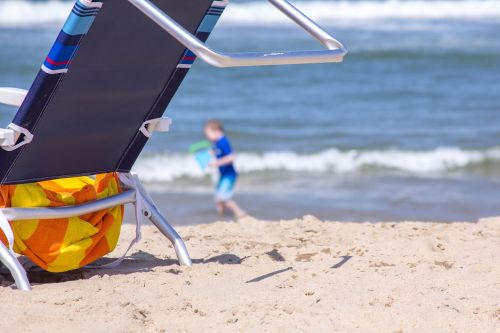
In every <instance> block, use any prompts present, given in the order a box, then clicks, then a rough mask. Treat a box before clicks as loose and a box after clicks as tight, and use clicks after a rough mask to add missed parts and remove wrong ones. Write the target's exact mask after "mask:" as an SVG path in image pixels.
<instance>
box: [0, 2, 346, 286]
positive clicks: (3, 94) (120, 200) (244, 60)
mask: <svg viewBox="0 0 500 333" xmlns="http://www.w3.org/2000/svg"><path fill="white" fill-rule="evenodd" d="M128 1H129V2H130V3H131V4H133V5H134V6H135V7H137V8H138V9H139V10H140V11H141V12H143V13H144V14H145V15H146V16H148V17H149V18H150V19H151V20H153V21H154V22H155V23H157V24H158V25H159V26H160V27H161V28H163V29H164V30H165V31H167V32H168V33H169V34H170V35H172V36H173V37H174V38H175V39H176V40H177V41H179V43H181V44H182V45H184V46H185V47H186V48H187V49H189V50H191V51H192V52H193V53H194V54H196V55H197V56H198V57H199V58H200V59H201V60H203V61H205V62H206V63H208V64H210V65H212V66H216V67H241V66H266V65H292V64H311V63H327V62H330V63H331V62H341V61H342V60H343V58H344V56H345V55H346V54H347V50H346V49H345V48H344V46H343V45H342V44H341V43H340V42H339V41H337V40H336V39H335V38H333V37H332V36H331V35H330V34H328V33H327V32H326V31H325V30H323V29H322V28H321V27H320V26H318V25H317V24H316V23H315V22H314V21H312V20H311V19H309V18H308V17H307V16H306V15H304V14H303V13H302V12H300V11H299V10H298V9H297V8H296V7H294V6H293V5H292V4H290V3H289V2H288V1H286V0H268V1H269V2H270V3H271V4H272V5H274V6H275V7H276V8H277V9H278V10H279V11H281V12H282V13H284V14H285V15H286V16H287V17H288V18H290V19H291V20H292V21H294V22H295V23H296V24H298V25H299V26H300V27H302V28H303V29H304V30H305V31H307V32H308V33H309V34H310V35H311V36H312V37H314V38H315V39H317V40H318V41H320V42H321V44H323V45H324V46H325V47H326V48H327V50H313V51H286V52H270V53H264V52H252V53H220V52H216V51H214V50H212V49H210V48H209V47H208V46H207V45H205V44H204V43H203V42H202V41H200V40H199V39H198V38H196V37H195V36H193V35H192V34H191V33H190V32H189V31H187V30H186V29H184V28H183V27H182V26H181V25H180V24H178V23H177V22H176V21H175V20H174V19H172V18H171V17H170V16H168V15H167V14H165V13H164V12H163V11H161V10H160V9H159V8H158V7H156V6H155V5H154V4H153V3H151V2H150V1H148V0H128ZM26 93H27V92H26V91H23V90H19V89H13V88H0V103H3V104H9V105H14V106H20V105H21V103H22V101H23V100H24V97H25V96H26ZM19 136H20V133H17V132H16V131H15V130H13V129H3V130H2V131H0V146H4V147H5V146H9V145H13V144H14V143H15V141H17V140H18V138H19ZM138 196H141V199H142V200H143V203H144V207H143V212H142V213H143V214H144V216H145V217H147V218H149V219H150V220H151V222H152V223H153V224H154V225H155V226H156V227H158V229H159V230H160V231H161V232H162V233H163V234H164V235H165V236H166V237H167V238H168V239H169V240H170V241H171V242H172V244H173V246H174V249H175V252H176V254H177V257H178V259H179V263H180V264H181V265H186V266H191V259H190V257H189V254H188V251H187V249H186V246H185V244H184V242H183V240H182V238H181V237H180V236H179V234H178V233H177V232H176V231H175V229H174V228H173V227H172V226H171V225H170V224H168V222H167V221H166V219H165V218H164V217H163V216H162V214H161V213H160V211H159V210H158V207H157V206H156V205H155V203H154V202H153V200H152V199H151V198H150V197H149V196H148V195H147V193H146V191H145V189H144V188H143V187H142V185H141V184H140V183H138V182H137V183H136V187H135V188H126V189H125V191H124V192H122V193H121V194H118V195H115V196H112V197H109V198H105V199H101V200H96V201H94V202H91V203H85V204H81V205H76V206H71V207H57V208H3V209H1V211H2V212H3V214H4V215H5V217H6V218H7V219H8V220H12V221H13V220H27V219H55V218H67V217H71V216H80V215H84V214H88V213H92V212H96V211H99V210H102V209H107V208H110V207H114V206H117V205H124V204H130V203H133V204H135V203H136V202H137V197H138ZM0 261H1V262H2V263H3V264H4V265H5V266H7V268H8V269H9V270H10V272H11V274H12V276H13V278H14V280H15V283H16V285H17V287H18V289H20V290H26V291H28V290H31V286H30V283H29V281H28V278H27V275H26V271H25V269H24V268H23V266H22V265H21V264H20V263H19V261H18V260H17V258H16V257H15V256H14V254H13V253H12V252H11V251H10V250H9V249H8V248H7V247H6V246H5V245H4V244H3V243H2V242H0Z"/></svg>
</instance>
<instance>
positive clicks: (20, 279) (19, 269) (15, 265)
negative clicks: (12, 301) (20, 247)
mask: <svg viewBox="0 0 500 333" xmlns="http://www.w3.org/2000/svg"><path fill="white" fill-rule="evenodd" d="M0 261H2V263H3V264H4V265H5V266H6V267H7V268H8V269H9V271H10V274H12V277H13V278H14V281H15V282H16V286H17V289H19V290H22V291H31V285H30V282H29V280H28V276H27V275H26V270H25V269H24V267H23V266H22V265H21V264H20V263H19V261H18V260H17V258H16V257H15V256H14V255H13V254H12V252H10V251H9V249H8V248H7V247H6V246H5V245H4V244H3V243H2V242H0Z"/></svg>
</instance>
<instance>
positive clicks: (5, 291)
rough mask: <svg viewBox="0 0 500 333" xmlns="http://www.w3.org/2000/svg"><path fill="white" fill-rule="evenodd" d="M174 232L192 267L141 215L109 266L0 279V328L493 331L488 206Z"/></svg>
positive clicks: (494, 238)
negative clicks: (479, 215)
mask: <svg viewBox="0 0 500 333" xmlns="http://www.w3.org/2000/svg"><path fill="white" fill-rule="evenodd" d="M133 232H134V228H133V226H131V225H125V226H124V232H123V234H122V241H121V243H120V246H119V248H118V249H117V251H116V252H114V253H113V255H114V256H118V254H119V253H121V251H123V250H124V248H125V247H126V246H127V245H128V241H129V240H130V239H131V238H132V237H133ZM179 232H180V233H181V234H182V235H183V237H184V238H185V240H186V242H187V245H188V248H189V249H190V251H191V255H192V257H193V259H194V265H193V267H192V268H186V267H179V266H178V265H177V261H176V260H175V256H174V254H173V249H172V248H171V246H170V245H169V243H168V241H167V240H166V239H165V238H163V237H162V235H161V234H160V233H159V232H157V231H156V230H155V229H154V228H153V227H151V226H147V227H145V228H144V232H143V240H142V242H141V243H140V244H139V245H137V246H136V247H135V248H134V249H133V250H132V255H131V256H130V257H129V258H128V259H126V260H125V262H124V263H123V264H122V265H121V266H120V267H119V268H116V269H113V270H80V271H75V272H69V273H64V274H57V275H52V274H48V273H44V272H40V271H31V272H30V277H31V280H32V282H33V283H34V289H33V292H31V293H24V292H19V291H16V290H15V289H12V288H9V287H3V288H0V299H1V305H0V313H1V314H2V316H1V320H0V331H2V332H3V331H8V332H86V333H88V332H113V333H114V332H232V333H233V332H287V333H291V332H391V333H392V332H394V333H395V332H405V333H407V332H481V333H485V332H500V218H490V219H483V220H480V221H479V222H477V223H429V222H399V223H337V222H321V221H319V220H317V219H316V218H314V217H310V216H306V217H304V218H302V219H296V220H290V221H280V222H269V221H268V222H266V221H257V220H253V219H251V218H247V219H245V220H243V221H240V222H238V223H232V222H218V223H213V224H206V225H197V226H186V227H179ZM113 255H111V256H113ZM2 284H3V285H4V286H7V285H8V284H9V282H8V281H5V280H4V281H3V283H2Z"/></svg>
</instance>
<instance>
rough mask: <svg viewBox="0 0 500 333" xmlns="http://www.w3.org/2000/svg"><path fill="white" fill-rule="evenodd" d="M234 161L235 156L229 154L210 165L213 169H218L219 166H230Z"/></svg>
mask: <svg viewBox="0 0 500 333" xmlns="http://www.w3.org/2000/svg"><path fill="white" fill-rule="evenodd" d="M235 160H236V155H235V154H229V155H226V156H224V157H222V158H219V159H218V160H215V161H213V162H212V163H210V165H212V166H214V167H220V166H224V165H228V164H231V163H233V162H234V161H235Z"/></svg>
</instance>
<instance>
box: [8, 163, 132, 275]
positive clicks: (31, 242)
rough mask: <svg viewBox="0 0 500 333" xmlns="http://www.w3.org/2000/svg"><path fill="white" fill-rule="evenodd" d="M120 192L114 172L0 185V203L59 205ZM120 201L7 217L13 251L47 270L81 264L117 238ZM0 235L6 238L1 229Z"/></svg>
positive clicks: (104, 251)
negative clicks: (82, 210) (58, 213)
mask: <svg viewBox="0 0 500 333" xmlns="http://www.w3.org/2000/svg"><path fill="white" fill-rule="evenodd" d="M120 192H121V188H120V184H119V181H118V177H117V175H116V174H112V173H109V174H101V175H97V176H96V177H95V179H92V178H90V177H76V178H66V179H57V180H50V181H42V182H38V183H32V184H23V185H5V186H0V208H5V207H23V208H33V207H61V206H68V205H78V204H82V203H85V202H91V201H94V200H96V199H102V198H105V197H109V196H112V195H115V194H118V193H120ZM122 220H123V206H118V207H113V208H110V209H105V210H101V211H98V212H94V213H90V214H86V215H84V216H79V217H71V218H64V219H51V220H27V221H10V225H11V227H12V230H13V232H14V251H16V252H17V253H20V254H24V255H26V256H27V257H28V258H30V259H31V260H32V261H33V262H34V263H35V264H37V265H38V266H40V267H42V268H43V269H45V270H48V271H51V272H62V271H67V270H71V269H76V268H79V267H82V266H85V265H87V264H89V263H92V262H93V261H95V260H97V259H99V258H101V257H103V256H104V255H106V254H107V253H109V252H111V251H112V250H113V249H114V248H115V246H116V243H117V241H118V236H119V232H120V227H121V223H122ZM0 241H2V242H3V243H4V244H6V243H7V241H6V238H5V235H4V234H3V232H1V231H0Z"/></svg>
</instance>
